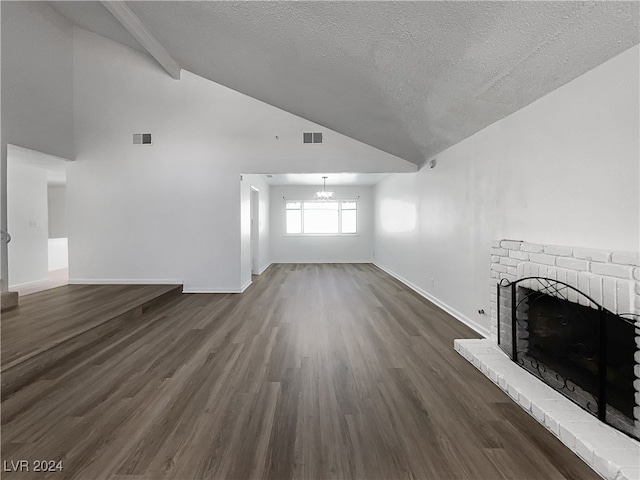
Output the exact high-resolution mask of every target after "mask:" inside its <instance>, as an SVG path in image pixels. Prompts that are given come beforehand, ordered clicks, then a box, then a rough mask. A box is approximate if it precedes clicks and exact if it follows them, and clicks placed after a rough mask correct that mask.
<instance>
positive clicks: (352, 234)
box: [283, 198, 360, 237]
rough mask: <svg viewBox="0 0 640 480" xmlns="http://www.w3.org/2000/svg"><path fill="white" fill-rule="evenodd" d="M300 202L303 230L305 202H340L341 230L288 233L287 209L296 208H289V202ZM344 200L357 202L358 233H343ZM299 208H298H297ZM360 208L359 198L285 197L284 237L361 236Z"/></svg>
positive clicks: (339, 224)
mask: <svg viewBox="0 0 640 480" xmlns="http://www.w3.org/2000/svg"><path fill="white" fill-rule="evenodd" d="M296 202H299V203H300V228H301V229H302V230H304V205H303V204H304V203H305V202H311V203H315V202H324V203H337V204H338V230H340V231H339V232H338V233H287V210H294V209H288V208H287V203H296ZM342 202H354V203H355V204H356V208H355V210H356V233H342V231H341V230H342ZM295 210H297V209H295ZM359 210H360V208H359V207H358V199H357V198H339V199H338V198H334V199H332V200H313V199H312V200H309V199H307V200H298V199H289V198H285V199H284V234H283V236H284V237H359V236H360V233H359V225H358V219H359V216H360V215H359V213H358V212H359Z"/></svg>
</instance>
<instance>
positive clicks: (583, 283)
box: [578, 272, 591, 307]
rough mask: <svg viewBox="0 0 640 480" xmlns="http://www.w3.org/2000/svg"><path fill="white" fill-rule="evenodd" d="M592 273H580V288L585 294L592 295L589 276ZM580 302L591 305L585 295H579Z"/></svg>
mask: <svg viewBox="0 0 640 480" xmlns="http://www.w3.org/2000/svg"><path fill="white" fill-rule="evenodd" d="M590 276H591V275H590V274H588V273H585V272H579V273H578V290H580V291H581V292H582V293H584V294H585V295H590V293H589V291H590V290H589V277H590ZM578 303H579V304H580V305H584V306H585V307H586V306H588V305H589V303H590V302H589V300H587V299H586V298H585V297H584V296H583V295H578Z"/></svg>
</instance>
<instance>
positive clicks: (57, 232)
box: [47, 185, 68, 238]
mask: <svg viewBox="0 0 640 480" xmlns="http://www.w3.org/2000/svg"><path fill="white" fill-rule="evenodd" d="M47 199H48V203H49V238H66V237H67V236H68V234H67V188H66V187H65V186H64V185H49V187H48V189H47Z"/></svg>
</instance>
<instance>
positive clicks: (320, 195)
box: [316, 177, 334, 200]
mask: <svg viewBox="0 0 640 480" xmlns="http://www.w3.org/2000/svg"><path fill="white" fill-rule="evenodd" d="M333 194H334V192H327V177H322V190H321V191H319V192H316V200H330V199H332V198H333Z"/></svg>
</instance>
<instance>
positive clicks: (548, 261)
mask: <svg viewBox="0 0 640 480" xmlns="http://www.w3.org/2000/svg"><path fill="white" fill-rule="evenodd" d="M529 259H530V260H531V261H532V262H535V263H541V264H543V265H555V264H556V257H553V256H551V255H545V254H544V253H532V254H530V255H529Z"/></svg>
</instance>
